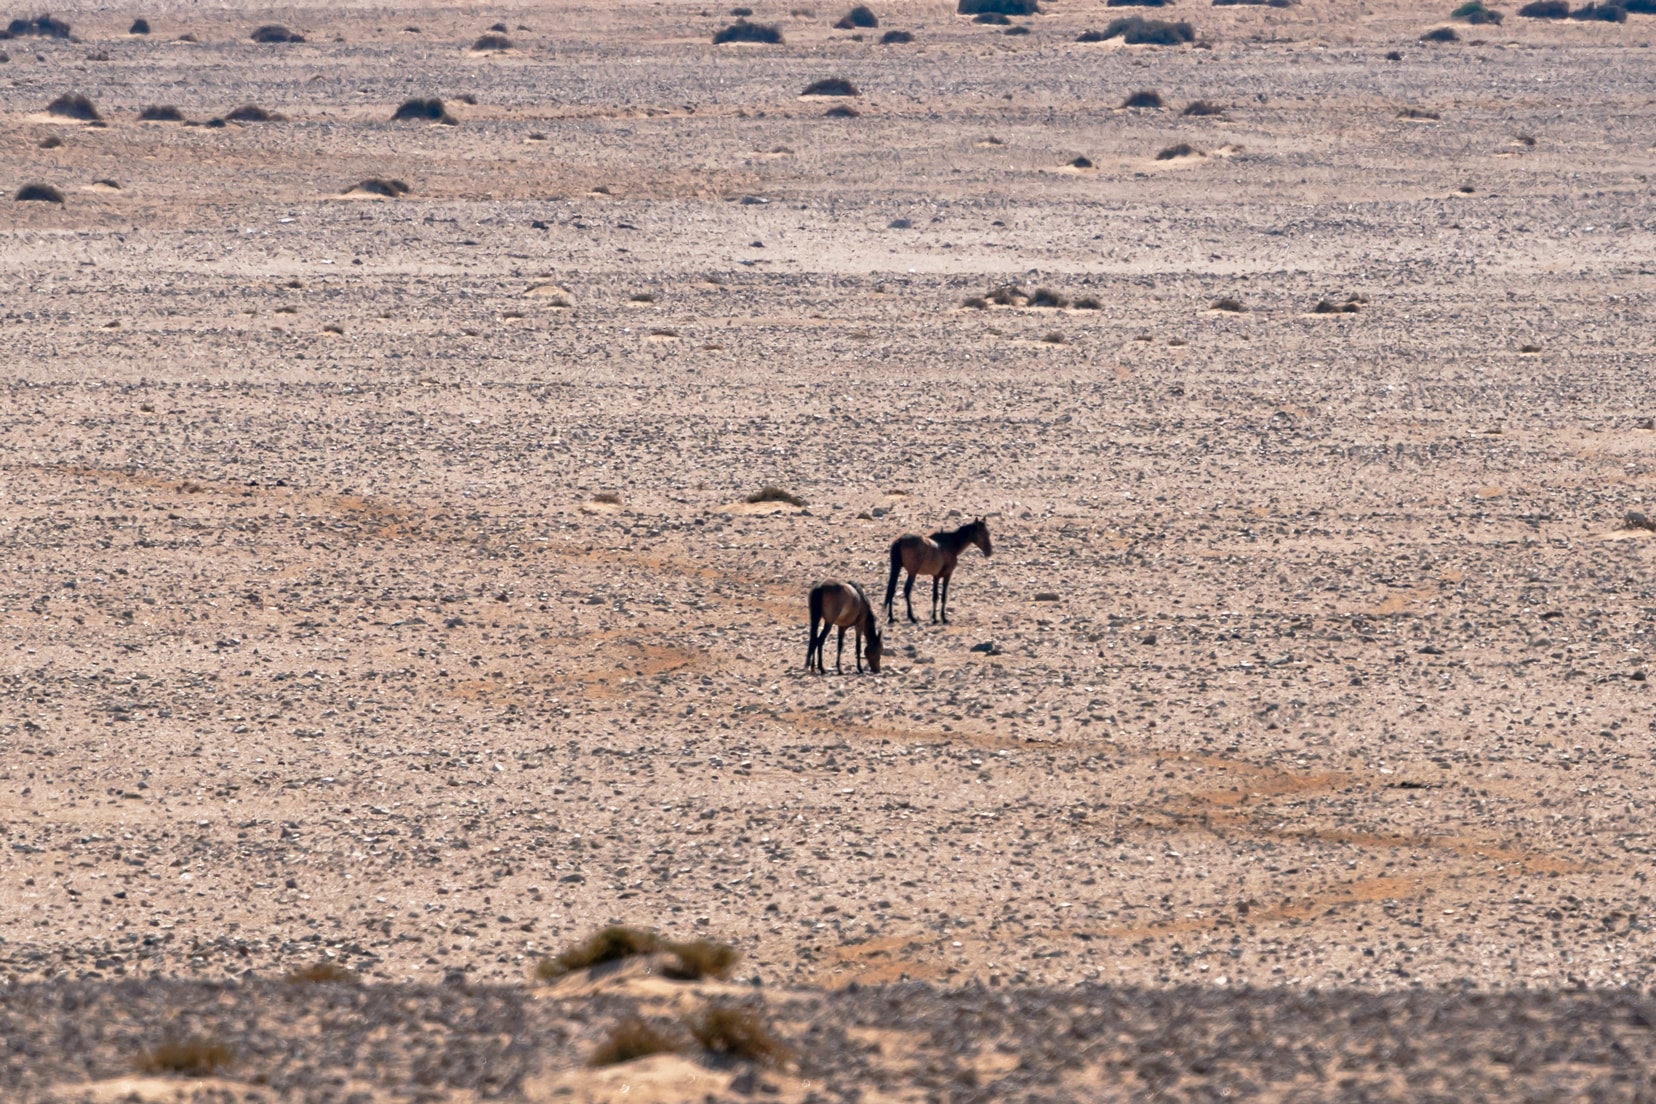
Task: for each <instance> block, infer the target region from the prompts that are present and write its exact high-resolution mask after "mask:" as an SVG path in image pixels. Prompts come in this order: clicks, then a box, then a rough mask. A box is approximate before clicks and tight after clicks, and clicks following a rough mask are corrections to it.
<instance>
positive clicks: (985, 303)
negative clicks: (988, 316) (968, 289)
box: [960, 295, 989, 310]
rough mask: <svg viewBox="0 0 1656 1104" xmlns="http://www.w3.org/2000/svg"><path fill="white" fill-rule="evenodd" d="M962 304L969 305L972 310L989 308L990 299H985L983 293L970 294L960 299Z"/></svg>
mask: <svg viewBox="0 0 1656 1104" xmlns="http://www.w3.org/2000/svg"><path fill="white" fill-rule="evenodd" d="M960 305H961V306H963V307H968V308H970V309H972V310H988V309H989V300H987V299H985V298H984V297H983V296H981V295H968V296H967V297H966V298H964V299H962V300H961V301H960Z"/></svg>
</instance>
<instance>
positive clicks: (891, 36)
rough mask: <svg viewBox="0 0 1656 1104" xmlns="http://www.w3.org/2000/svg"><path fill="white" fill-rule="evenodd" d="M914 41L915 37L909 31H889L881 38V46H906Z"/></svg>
mask: <svg viewBox="0 0 1656 1104" xmlns="http://www.w3.org/2000/svg"><path fill="white" fill-rule="evenodd" d="M913 41H914V36H913V35H912V34H910V33H909V32H907V31H887V32H886V33H885V34H883V35H881V36H880V45H881V46H906V45H907V44H908V43H910V42H913Z"/></svg>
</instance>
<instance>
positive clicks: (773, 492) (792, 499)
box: [743, 483, 806, 506]
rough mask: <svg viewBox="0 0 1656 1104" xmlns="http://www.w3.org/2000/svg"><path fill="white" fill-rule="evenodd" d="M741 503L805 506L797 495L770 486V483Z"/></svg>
mask: <svg viewBox="0 0 1656 1104" xmlns="http://www.w3.org/2000/svg"><path fill="white" fill-rule="evenodd" d="M743 501H745V502H754V503H758V502H786V503H787V504H788V505H789V506H804V505H806V502H805V500H804V499H803V498H800V497H799V496H798V495H796V494H794V493H793V492H792V491H785V490H783V489H782V488H781V487H778V486H776V485H774V484H771V483H767V484H765V485H764V486H763V487H761V488H759V489H758V490H757V491H754V492H753V493H752V494H750V495H748V496H747V498H746V499H744V500H743Z"/></svg>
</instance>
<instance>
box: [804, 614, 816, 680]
mask: <svg viewBox="0 0 1656 1104" xmlns="http://www.w3.org/2000/svg"><path fill="white" fill-rule="evenodd" d="M818 650H819V648H818V644H817V622H816V618H814V617H813V618H812V619H811V635H810V637H809V638H808V640H807V642H806V644H805V669H806V670H807V671H809V670H810V669H811V658H812V657H813V656H815V655H816V653H817V651H818Z"/></svg>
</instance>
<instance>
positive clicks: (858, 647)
mask: <svg viewBox="0 0 1656 1104" xmlns="http://www.w3.org/2000/svg"><path fill="white" fill-rule="evenodd" d="M854 631H855V633H856V636H855V638H854V639H853V640H852V641H851V651H852V652H853V653H855V655H856V658H857V674H859V675H860V674H862V673H863V672H862V626H861V625H859V626H858V627H857V628H856V629H855V630H854Z"/></svg>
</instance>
